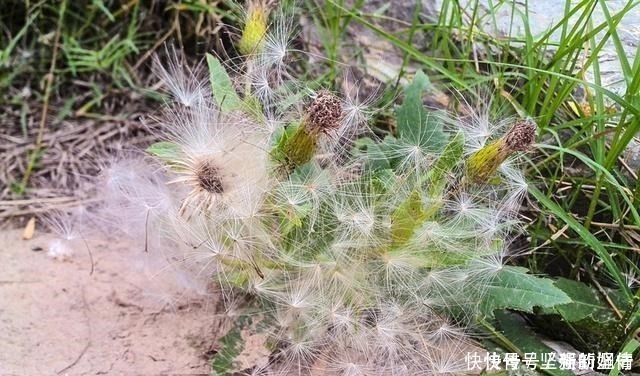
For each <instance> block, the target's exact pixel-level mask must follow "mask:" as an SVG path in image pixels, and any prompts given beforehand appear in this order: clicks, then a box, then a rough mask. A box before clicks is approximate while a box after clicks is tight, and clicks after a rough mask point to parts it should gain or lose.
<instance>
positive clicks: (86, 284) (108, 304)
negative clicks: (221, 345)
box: [0, 230, 220, 375]
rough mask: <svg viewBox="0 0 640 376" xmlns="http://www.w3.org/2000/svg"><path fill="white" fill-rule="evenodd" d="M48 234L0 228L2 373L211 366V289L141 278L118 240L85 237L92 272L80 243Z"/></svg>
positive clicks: (145, 371) (176, 370)
mask: <svg viewBox="0 0 640 376" xmlns="http://www.w3.org/2000/svg"><path fill="white" fill-rule="evenodd" d="M47 243H48V236H47V235H46V234H42V233H40V234H37V235H36V236H35V237H34V238H33V239H31V240H22V239H21V231H17V230H3V231H1V232H0V265H2V267H1V271H0V375H55V374H59V375H132V374H141V375H159V374H188V375H195V374H210V368H209V364H208V358H210V357H211V354H212V353H213V341H214V339H215V337H216V335H215V334H216V331H217V330H218V328H219V326H218V323H217V322H219V321H220V320H219V319H217V318H216V317H217V315H216V309H215V307H214V306H213V305H214V303H215V301H216V299H212V297H211V296H202V295H200V296H196V295H195V294H193V293H186V292H185V290H184V288H182V287H180V286H178V285H177V284H175V283H173V284H172V283H170V282H169V281H167V280H164V279H162V278H152V279H149V277H148V275H145V273H141V272H140V270H139V268H137V267H136V265H134V264H135V263H134V262H132V261H131V260H132V259H131V257H130V254H131V252H139V251H138V250H132V249H127V247H126V246H123V245H118V244H107V243H105V242H95V241H92V242H90V243H91V244H90V246H91V250H92V254H93V259H94V271H93V274H91V275H90V272H91V262H90V258H89V255H88V253H87V252H75V254H74V255H73V256H72V257H71V258H70V259H68V260H66V261H61V260H56V259H53V258H51V257H48V256H47V252H46V249H47ZM129 248H131V247H129ZM150 281H151V283H153V285H154V286H153V288H151V287H150V285H149V284H150Z"/></svg>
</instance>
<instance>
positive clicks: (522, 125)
mask: <svg viewBox="0 0 640 376" xmlns="http://www.w3.org/2000/svg"><path fill="white" fill-rule="evenodd" d="M535 133H536V124H535V123H534V122H533V121H532V120H529V119H524V120H519V121H517V122H516V123H515V124H514V125H513V126H512V127H511V129H509V131H508V132H507V133H506V134H505V135H504V136H502V137H501V138H500V139H498V140H496V141H494V142H492V143H490V144H488V145H486V146H485V147H483V148H482V149H480V150H478V151H476V152H475V153H473V154H472V155H471V156H470V157H469V159H467V166H466V178H467V179H469V181H471V182H473V183H486V182H487V181H489V179H490V178H491V176H492V175H493V174H495V172H496V171H497V170H498V168H499V167H500V165H501V164H502V162H504V161H505V159H507V158H508V157H509V156H510V155H512V154H513V153H515V152H518V151H526V150H528V149H529V148H530V147H531V145H532V144H533V142H534V140H535Z"/></svg>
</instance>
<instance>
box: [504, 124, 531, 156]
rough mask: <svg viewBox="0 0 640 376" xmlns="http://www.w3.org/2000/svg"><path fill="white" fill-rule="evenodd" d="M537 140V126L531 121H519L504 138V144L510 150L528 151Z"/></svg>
mask: <svg viewBox="0 0 640 376" xmlns="http://www.w3.org/2000/svg"><path fill="white" fill-rule="evenodd" d="M535 138H536V124H535V123H534V122H533V121H532V120H530V119H524V120H519V121H517V122H516V123H515V124H514V125H513V126H512V127H511V129H510V130H509V132H507V133H506V134H505V135H504V136H503V139H504V144H505V146H506V147H507V149H508V150H510V151H511V152H514V151H526V150H528V149H529V148H530V147H531V145H532V144H533V142H534V141H535Z"/></svg>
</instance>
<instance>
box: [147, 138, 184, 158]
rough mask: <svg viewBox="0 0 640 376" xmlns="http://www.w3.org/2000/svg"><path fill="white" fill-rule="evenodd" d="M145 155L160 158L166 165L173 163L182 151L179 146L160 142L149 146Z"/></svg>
mask: <svg viewBox="0 0 640 376" xmlns="http://www.w3.org/2000/svg"><path fill="white" fill-rule="evenodd" d="M147 153H149V154H151V155H153V156H156V157H158V158H160V159H161V160H163V161H164V162H166V163H173V162H175V161H176V160H177V159H178V158H179V157H180V154H181V153H182V150H181V148H180V146H179V145H176V144H174V143H173V142H168V141H160V142H156V143H154V144H152V145H151V146H149V147H148V148H147Z"/></svg>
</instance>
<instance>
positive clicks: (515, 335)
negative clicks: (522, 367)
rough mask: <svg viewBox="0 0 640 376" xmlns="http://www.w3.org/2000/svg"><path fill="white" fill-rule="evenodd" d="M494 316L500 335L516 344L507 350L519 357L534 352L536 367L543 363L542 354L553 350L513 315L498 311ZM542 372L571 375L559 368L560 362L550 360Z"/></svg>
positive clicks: (560, 375)
mask: <svg viewBox="0 0 640 376" xmlns="http://www.w3.org/2000/svg"><path fill="white" fill-rule="evenodd" d="M495 317H496V321H497V323H498V327H499V329H500V331H501V332H502V335H504V336H505V337H506V338H507V339H508V340H509V341H510V342H511V344H513V345H515V346H516V349H509V350H510V351H517V353H518V354H519V355H520V356H521V357H523V355H524V354H525V353H536V354H537V355H536V359H537V360H538V363H537V368H540V366H541V364H543V363H544V362H543V361H542V357H543V354H545V355H544V356H546V354H548V353H553V352H554V351H553V349H551V348H550V347H549V346H547V345H545V344H544V343H543V342H542V340H541V339H540V338H539V337H538V336H537V335H536V334H535V333H534V332H533V331H532V330H531V329H529V328H528V327H527V326H526V325H524V323H523V322H522V320H519V319H518V318H517V317H516V316H515V315H513V314H510V313H507V312H504V311H498V312H496V313H495ZM521 359H522V358H521ZM556 359H557V357H556ZM544 372H545V373H546V374H550V375H558V376H565V375H566V376H569V375H573V373H572V372H570V371H568V370H561V369H560V364H559V363H558V362H557V361H551V362H550V367H549V369H545V370H544Z"/></svg>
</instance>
